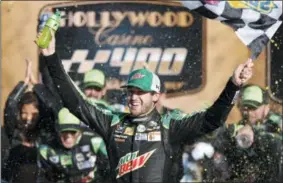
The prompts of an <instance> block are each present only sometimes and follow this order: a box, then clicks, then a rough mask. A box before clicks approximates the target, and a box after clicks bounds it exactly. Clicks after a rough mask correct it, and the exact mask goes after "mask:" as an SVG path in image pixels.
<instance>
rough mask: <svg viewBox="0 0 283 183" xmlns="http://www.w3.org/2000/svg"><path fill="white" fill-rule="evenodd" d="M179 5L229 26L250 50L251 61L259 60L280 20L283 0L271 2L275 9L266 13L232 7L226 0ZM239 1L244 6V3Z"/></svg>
mask: <svg viewBox="0 0 283 183" xmlns="http://www.w3.org/2000/svg"><path fill="white" fill-rule="evenodd" d="M267 1H268V0H267ZM267 1H265V2H267ZM181 2H182V3H183V5H184V6H185V7H186V8H188V9H189V10H191V11H195V12H197V13H199V14H200V15H202V16H204V17H206V18H209V19H216V20H219V21H220V22H222V23H224V24H226V25H229V26H230V27H232V28H233V29H234V30H235V32H236V34H237V35H238V37H239V38H240V40H241V41H242V42H243V43H244V44H245V45H246V46H248V47H249V48H250V49H251V52H252V56H251V58H252V59H256V58H257V57H258V55H259V54H260V53H261V51H262V50H263V49H264V47H265V46H266V45H267V43H268V42H269V40H271V38H272V36H273V35H274V34H275V32H276V31H277V30H278V28H279V27H280V25H281V24H282V21H283V15H282V0H279V1H278V0H275V1H271V2H273V3H274V4H275V6H276V7H275V8H273V9H271V11H270V12H268V13H263V12H262V11H258V10H255V9H252V8H233V7H231V6H230V4H229V3H228V2H227V1H219V0H190V1H184V0H182V1H181ZM238 2H244V3H245V1H238Z"/></svg>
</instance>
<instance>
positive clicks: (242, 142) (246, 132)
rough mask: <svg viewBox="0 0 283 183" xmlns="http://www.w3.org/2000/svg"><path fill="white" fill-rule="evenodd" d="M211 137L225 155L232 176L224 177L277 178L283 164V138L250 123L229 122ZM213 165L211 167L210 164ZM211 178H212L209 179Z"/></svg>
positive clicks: (249, 180) (254, 179)
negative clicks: (282, 156)
mask: <svg viewBox="0 0 283 183" xmlns="http://www.w3.org/2000/svg"><path fill="white" fill-rule="evenodd" d="M215 133H216V136H215V138H214V139H212V140H211V143H212V145H213V147H214V148H215V151H216V152H218V153H219V154H222V155H223V156H225V159H226V162H227V163H228V165H229V168H228V169H227V170H229V177H226V179H225V180H222V181H235V182H276V181H278V180H280V179H279V170H280V166H282V161H280V156H281V155H280V153H281V152H282V150H281V148H282V145H281V140H280V139H279V138H277V137H276V136H275V135H274V134H272V133H268V132H264V131H262V130H261V129H260V128H257V127H256V126H255V125H251V124H248V123H246V124H228V125H227V126H223V127H222V128H219V129H217V131H216V132H215ZM210 168H212V167H210ZM208 181H209V182H210V181H212V179H208Z"/></svg>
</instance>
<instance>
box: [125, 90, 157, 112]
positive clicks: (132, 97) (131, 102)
mask: <svg viewBox="0 0 283 183" xmlns="http://www.w3.org/2000/svg"><path fill="white" fill-rule="evenodd" d="M158 99H159V93H152V92H145V91H142V90H140V89H139V88H135V87H129V88H128V89H127V102H128V106H129V110H130V113H131V114H132V115H133V116H141V115H144V114H146V113H148V112H149V111H150V110H151V109H153V107H154V105H155V103H156V102H157V101H158Z"/></svg>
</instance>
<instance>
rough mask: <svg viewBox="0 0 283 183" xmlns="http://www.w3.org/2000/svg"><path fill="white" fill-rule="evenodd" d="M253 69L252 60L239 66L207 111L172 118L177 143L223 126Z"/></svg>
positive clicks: (172, 129) (171, 125)
mask: <svg viewBox="0 0 283 183" xmlns="http://www.w3.org/2000/svg"><path fill="white" fill-rule="evenodd" d="M252 67H253V63H252V61H251V60H248V61H247V62H246V63H245V64H241V65H239V66H238V67H237V69H236V70H235V72H234V74H233V76H232V77H231V78H230V79H229V81H228V83H227V84H226V86H225V88H224V90H223V91H222V93H221V94H220V96H219V97H218V99H217V100H216V101H215V102H214V104H213V105H212V106H211V107H209V108H208V109H207V110H205V111H203V112H198V113H195V114H193V115H179V116H178V115H175V118H172V117H171V118H172V120H171V123H170V132H171V133H172V134H173V137H175V139H176V140H177V141H191V140H193V139H196V138H198V137H200V136H202V135H205V134H207V133H209V132H212V131H214V130H215V129H217V128H218V127H220V126H222V125H223V124H224V123H225V121H226V119H227V117H228V115H229V113H230V111H231V109H232V107H233V105H234V103H235V101H236V99H237V96H238V93H239V89H240V87H241V86H242V85H243V84H244V83H245V82H246V81H247V80H248V79H250V78H251V76H252ZM171 116H172V115H171ZM176 116H177V117H176ZM173 117H174V115H173Z"/></svg>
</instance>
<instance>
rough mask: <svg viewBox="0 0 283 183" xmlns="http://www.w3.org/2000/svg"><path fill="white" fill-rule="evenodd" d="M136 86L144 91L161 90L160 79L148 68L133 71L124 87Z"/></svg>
mask: <svg viewBox="0 0 283 183" xmlns="http://www.w3.org/2000/svg"><path fill="white" fill-rule="evenodd" d="M127 87H136V88H139V89H141V90H142V91H148V92H151V91H153V92H157V93H159V92H160V80H159V78H158V76H157V75H156V74H154V73H153V72H151V71H149V70H147V69H138V70H135V71H132V72H131V73H130V75H129V77H128V82H127V84H126V85H124V86H122V88H127Z"/></svg>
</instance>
